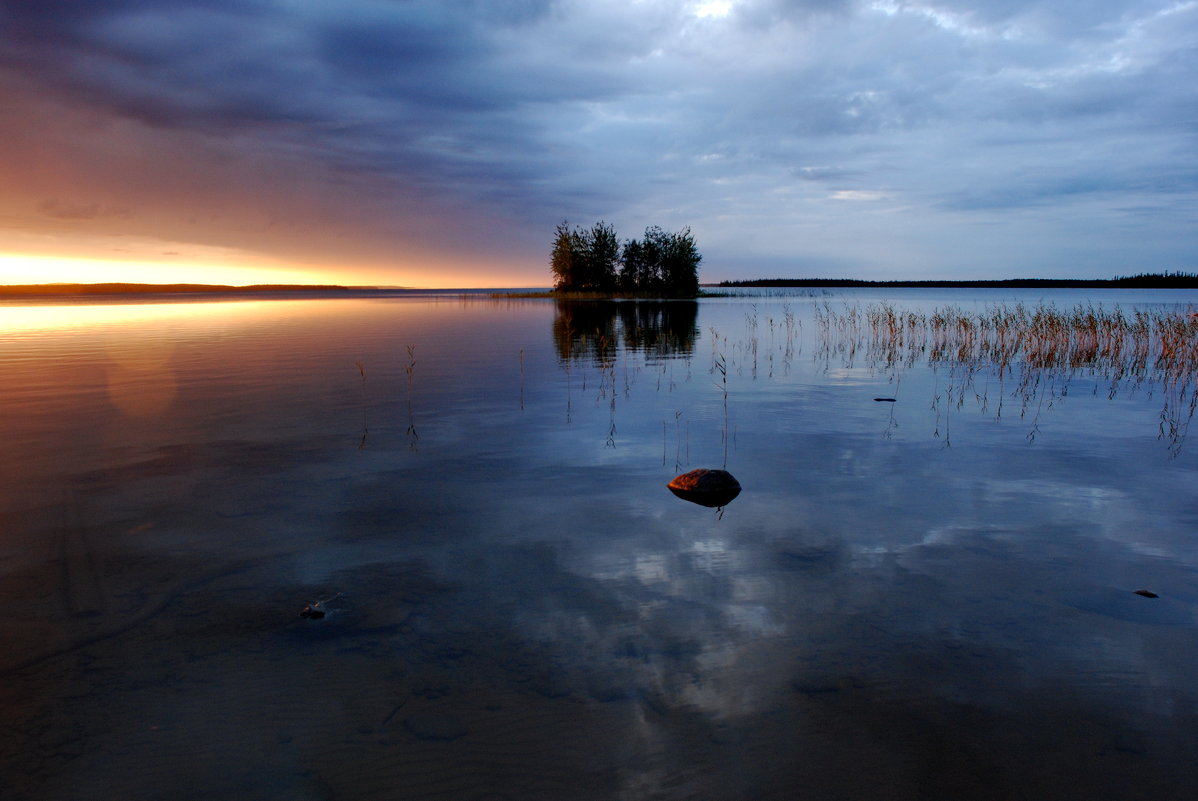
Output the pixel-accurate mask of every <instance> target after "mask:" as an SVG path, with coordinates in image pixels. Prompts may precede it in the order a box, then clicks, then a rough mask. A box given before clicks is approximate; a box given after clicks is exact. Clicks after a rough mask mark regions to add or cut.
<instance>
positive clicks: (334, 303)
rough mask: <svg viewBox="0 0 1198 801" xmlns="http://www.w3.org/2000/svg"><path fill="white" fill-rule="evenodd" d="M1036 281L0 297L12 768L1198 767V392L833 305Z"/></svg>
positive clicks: (30, 774)
mask: <svg viewBox="0 0 1198 801" xmlns="http://www.w3.org/2000/svg"><path fill="white" fill-rule="evenodd" d="M1040 300H1046V301H1050V302H1053V303H1055V304H1057V305H1058V306H1059V307H1061V308H1069V307H1071V306H1073V305H1074V304H1076V303H1079V302H1083V303H1084V302H1089V301H1094V302H1098V301H1101V302H1102V303H1103V304H1107V305H1109V304H1113V303H1119V304H1120V305H1121V307H1123V308H1125V309H1128V310H1130V309H1134V308H1153V309H1167V310H1176V309H1185V308H1187V304H1189V305H1190V307H1191V308H1192V307H1193V304H1195V303H1198V295H1195V294H1194V293H1186V292H1156V293H1133V292H1111V291H1107V292H1101V293H1093V296H1089V295H1086V294H1084V293H1070V292H1060V293H1057V294H1051V293H1045V292H1041V293H1038V294H1035V295H1028V294H1024V295H1016V294H1013V293H1010V292H1007V293H1002V292H995V291H991V293H989V294H988V293H987V292H985V291H983V292H978V291H972V292H968V291H964V290H937V291H919V290H906V291H897V292H891V293H888V294H887V295H885V296H882V295H879V294H877V293H870V292H866V291H861V292H859V293H855V294H854V293H843V292H838V293H836V294H819V295H817V296H804V295H798V294H796V295H790V296H787V295H782V294H773V295H766V296H744V297H732V298H716V299H705V300H703V301H700V302H699V303H682V302H678V303H666V304H652V303H619V304H611V303H608V304H598V303H592V304H574V305H566V304H556V303H554V302H552V301H545V300H488V299H484V298H475V299H470V300H463V299H459V298H456V297H452V296H436V295H422V296H388V297H377V298H376V297H355V298H341V299H335V298H309V299H271V300H236V301H219V302H213V301H208V302H170V303H154V302H151V303H147V302H144V299H143V302H132V301H129V302H120V301H118V302H106V303H92V304H87V303H78V304H73V305H72V304H65V305H64V304H61V303H55V304H32V305H29V304H27V305H15V304H8V305H0V436H2V439H0V601H2V603H3V607H2V608H3V610H4V615H3V617H2V618H0V634H2V640H0V641H2V642H3V644H4V647H3V649H2V650H0V678H2V681H0V699H2V704H0V710H2V711H0V714H2V715H3V717H4V721H3V728H4V731H5V735H4V736H3V737H2V738H0V798H4V799H16V800H18V801H20V800H22V799H77V798H92V797H112V798H126V799H161V798H172V799H177V801H184V799H213V798H246V799H263V798H270V799H409V798H410V799H424V798H452V799H563V798H570V799H648V798H660V799H683V798H687V799H691V798H695V799H708V798H710V799H737V798H744V799H774V798H779V799H781V798H785V799H792V798H818V799H833V798H844V799H862V798H871V799H925V798H930V799H938V798H982V799H985V798H994V799H1007V798H1021V799H1024V798H1026V799H1039V798H1078V799H1081V798H1086V799H1093V798H1120V799H1139V798H1143V799H1155V800H1156V801H1160V800H1161V799H1192V798H1193V797H1194V788H1195V787H1198V687H1196V685H1195V684H1194V681H1193V666H1194V665H1195V664H1198V634H1196V631H1195V622H1196V611H1198V572H1196V568H1198V500H1196V495H1195V487H1196V486H1198V481H1196V479H1198V451H1196V450H1195V448H1194V447H1193V444H1190V445H1187V443H1186V441H1185V434H1186V432H1187V430H1188V425H1189V415H1188V414H1187V413H1186V411H1187V410H1186V408H1185V404H1186V402H1187V400H1188V399H1189V398H1190V397H1192V396H1186V395H1184V394H1181V395H1179V394H1178V393H1179V390H1178V389H1177V387H1169V386H1165V385H1162V384H1161V383H1159V382H1155V381H1153V380H1152V376H1151V375H1146V376H1140V378H1139V379H1138V380H1136V379H1134V378H1130V379H1125V380H1113V379H1112V378H1111V376H1110V375H1109V372H1107V373H1104V372H1103V371H1101V370H1094V369H1088V368H1087V367H1086V366H1084V365H1083V366H1081V367H1080V368H1078V369H1071V370H1056V371H1046V370H1042V371H1038V372H1037V371H1031V372H1030V373H1029V372H1027V371H1026V370H1021V369H1020V368H1019V367H1018V366H1015V368H1014V370H1013V372H1007V373H1006V374H1004V375H1000V374H999V371H997V370H995V369H993V368H992V367H988V366H985V365H972V366H970V365H963V364H953V363H952V362H951V361H941V362H938V363H936V364H929V360H928V359H927V358H916V359H913V360H910V362H909V363H900V364H893V363H892V364H887V363H886V360H885V359H879V358H878V355H877V353H872V354H871V352H870V351H869V348H868V343H854V342H846V341H845V337H844V336H843V335H842V334H835V333H831V334H829V333H822V332H821V326H820V316H821V314H824V315H826V314H827V313H828V312H829V310H833V311H835V310H845V309H848V308H851V307H853V306H854V305H860V307H862V308H863V307H865V306H867V305H868V304H870V303H873V302H878V301H885V302H888V303H891V304H893V306H894V307H896V308H902V309H918V310H920V311H924V312H926V311H930V310H931V309H933V308H936V307H939V306H942V305H944V304H955V305H957V306H959V307H960V308H962V309H965V310H977V309H983V308H985V307H987V306H988V305H991V304H994V303H998V302H1010V303H1013V302H1018V301H1023V302H1025V303H1029V304H1034V303H1036V302H1038V301H1040ZM1023 379H1028V380H1023ZM1037 381H1038V383H1036V382H1037ZM879 397H886V398H893V399H894V402H886V401H875V400H874V399H875V398H879ZM698 467H708V468H719V467H726V468H727V469H728V470H729V471H731V472H732V473H733V474H734V475H735V476H736V477H737V478H738V479H739V481H740V483H741V484H742V485H743V487H744V490H743V492H742V493H741V495H740V496H739V497H738V498H736V499H735V500H734V501H732V502H731V503H729V504H728V505H727V506H725V507H724V508H722V509H715V508H706V507H703V506H699V505H695V504H690V503H687V502H685V501H683V500H680V499H679V498H676V497H674V496H673V495H672V494H671V493H669V492H668V491H667V490H666V488H665V485H666V483H667V482H668V481H669V480H670V479H671V478H673V477H674V476H675V475H677V474H679V473H682V472H685V471H688V470H691V469H694V468H698ZM1140 589H1145V590H1150V591H1152V592H1153V593H1155V594H1157V595H1159V597H1158V598H1146V597H1144V596H1142V595H1137V594H1135V590H1140ZM317 602H322V603H321V604H320V606H318V607H317V608H318V609H324V610H327V614H326V615H325V616H324V617H323V618H319V619H306V618H302V617H300V614H299V613H300V611H301V610H303V609H304V607H305V606H310V605H313V604H316V603H317Z"/></svg>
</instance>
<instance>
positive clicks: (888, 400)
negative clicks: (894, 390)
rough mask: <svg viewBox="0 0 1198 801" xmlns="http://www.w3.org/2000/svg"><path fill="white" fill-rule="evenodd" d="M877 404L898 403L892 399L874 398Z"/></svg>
mask: <svg viewBox="0 0 1198 801" xmlns="http://www.w3.org/2000/svg"><path fill="white" fill-rule="evenodd" d="M874 400H876V401H877V402H878V403H898V401H897V400H896V399H894V398H874Z"/></svg>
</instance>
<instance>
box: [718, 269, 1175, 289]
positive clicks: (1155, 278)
mask: <svg viewBox="0 0 1198 801" xmlns="http://www.w3.org/2000/svg"><path fill="white" fill-rule="evenodd" d="M718 286H725V287H737V286H745V287H750V286H752V287H790V286H831V287H836V286H874V287H904V286H907V287H1000V288H1011V289H1020V288H1029V289H1101V288H1104V287H1105V288H1109V289H1198V273H1183V272H1171V273H1140V274H1138V275H1128V276H1116V277H1115V278H1008V279H1004V280H996V281H861V280H858V279H855V278H757V279H754V280H751V281H721V282H720V283H719V284H718Z"/></svg>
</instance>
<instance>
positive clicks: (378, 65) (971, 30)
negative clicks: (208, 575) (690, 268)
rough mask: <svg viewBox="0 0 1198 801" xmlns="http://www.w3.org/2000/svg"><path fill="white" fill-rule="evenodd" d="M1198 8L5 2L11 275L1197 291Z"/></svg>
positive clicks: (1, 192) (772, 2)
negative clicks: (615, 271) (574, 269)
mask: <svg viewBox="0 0 1198 801" xmlns="http://www.w3.org/2000/svg"><path fill="white" fill-rule="evenodd" d="M1196 133H1198V0H1182V2H1171V1H1170V0H932V1H930V2H911V3H907V2H899V1H898V0H862V1H861V2H858V1H857V0H506V1H504V0H338V2H335V3H334V2H326V1H325V0H105V1H104V2H96V1H95V0H0V143H2V145H0V283H22V282H31V281H42V280H44V281H54V280H67V281H70V280H95V281H102V280H146V281H159V282H165V281H193V280H202V281H208V282H225V283H250V282H261V281H275V280H280V281H305V282H307V281H336V282H338V283H349V284H371V285H414V286H543V285H546V284H547V283H548V280H549V278H548V269H547V261H548V252H549V247H550V243H551V239H552V234H553V228H554V226H555V225H556V224H557V223H558V222H560V221H561V220H563V219H566V220H569V221H570V222H571V223H580V224H585V225H589V224H591V223H592V222H595V221H597V220H606V221H609V222H611V223H612V224H614V225H615V227H616V229H617V231H618V232H619V233H620V234H621V236H623V237H632V236H638V235H639V234H640V233H641V232H642V231H643V230H644V228H645V227H646V226H647V225H661V226H662V227H664V228H667V229H671V230H673V229H678V228H681V227H683V226H690V228H691V229H692V232H693V233H694V235H695V239H696V241H697V243H698V245H699V248H700V250H701V251H702V252H703V254H704V262H703V269H702V273H701V278H702V280H704V281H717V280H721V279H735V278H751V277H774V276H828V277H859V278H872V279H885V278H946V277H961V278H970V277H998V278H1002V277H1015V276H1041V277H1091V276H1097V277H1107V276H1111V275H1116V274H1129V273H1135V272H1141V271H1157V270H1177V269H1181V270H1195V269H1198V225H1196V222H1198V136H1196Z"/></svg>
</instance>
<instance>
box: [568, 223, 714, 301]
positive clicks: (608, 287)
mask: <svg viewBox="0 0 1198 801" xmlns="http://www.w3.org/2000/svg"><path fill="white" fill-rule="evenodd" d="M554 234H555V236H554V242H553V253H552V256H551V258H550V268H551V269H552V271H553V279H554V280H553V288H554V289H555V290H557V291H560V292H606V293H612V292H615V291H622V292H627V293H632V294H637V295H657V296H661V297H685V298H693V297H696V296H697V295H698V294H699V262H700V261H702V260H703V256H702V255H701V254H700V253H699V249H698V247H696V245H695V239H694V237H693V236H692V235H691V230H690V228H683V229H682V230H681V231H678V232H677V233H670V232H668V231H665V230H663V229H661V228H660V227H658V226H656V225H654V226H650V227H648V228H646V229H645V236H644V239H642V240H636V239H630V240H628V241H626V242H625V243H624V246H623V247H622V248H621V247H620V244H619V240H618V239H617V238H616V231H615V228H613V227H612V226H611V225H610V224H608V223H605V222H598V223H595V225H593V226H592V227H591V228H590V229H589V230H588V229H585V228H581V227H577V226H576V227H574V228H571V227H570V225H569V223H567V222H564V221H563V222H562V223H560V224H559V225H558V226H557V228H556V229H555V231H554ZM617 266H618V267H619V271H618V272H617Z"/></svg>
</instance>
